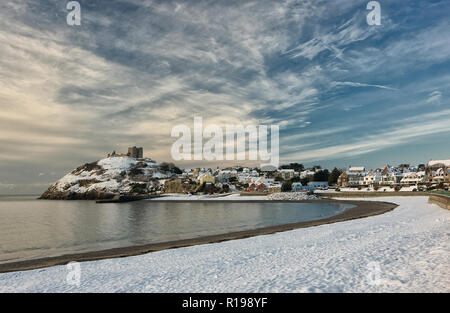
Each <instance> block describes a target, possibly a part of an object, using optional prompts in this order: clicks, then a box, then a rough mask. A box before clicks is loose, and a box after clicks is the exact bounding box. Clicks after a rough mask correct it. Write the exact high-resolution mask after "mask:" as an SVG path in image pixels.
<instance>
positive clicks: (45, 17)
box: [0, 0, 450, 194]
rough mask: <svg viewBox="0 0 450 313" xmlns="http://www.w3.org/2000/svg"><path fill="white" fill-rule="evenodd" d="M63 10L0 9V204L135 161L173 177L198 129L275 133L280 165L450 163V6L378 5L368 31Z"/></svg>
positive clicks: (303, 16) (34, 4) (333, 5)
mask: <svg viewBox="0 0 450 313" xmlns="http://www.w3.org/2000/svg"><path fill="white" fill-rule="evenodd" d="M68 2H69V1H62V0H58V1H50V0H15V1H7V0H5V1H1V3H0V109H1V110H0V147H1V149H0V194H15V193H19V194H20V193H22V194H23V193H40V192H42V191H44V190H45V189H46V188H47V187H48V186H49V184H51V183H52V182H54V181H56V180H57V179H59V178H60V177H61V176H63V175H64V174H65V173H67V172H68V171H70V170H72V169H74V168H76V167H78V166H79V165H81V164H84V163H87V162H92V161H95V160H98V159H101V158H103V157H105V156H106V154H107V153H110V152H111V151H113V150H115V151H117V152H125V151H126V149H127V147H128V146H133V145H137V146H142V147H144V156H147V157H151V158H153V159H155V160H157V161H169V162H171V161H173V160H172V159H171V154H170V148H171V145H172V144H173V142H174V141H175V140H176V138H173V137H171V130H172V128H173V127H174V126H175V125H180V124H185V125H187V126H189V127H192V126H193V120H194V117H195V116H200V117H202V118H203V123H204V125H208V124H215V125H220V126H224V125H226V124H233V125H236V124H243V125H250V124H252V125H279V126H280V159H281V163H287V162H299V163H303V164H305V165H306V166H312V165H316V164H320V165H322V166H323V167H328V168H333V167H335V166H336V167H340V168H343V167H348V166H350V165H352V166H357V165H361V166H365V167H366V168H377V167H381V166H384V165H385V164H391V165H396V164H400V163H411V164H418V163H426V162H427V161H429V160H430V159H444V158H450V141H449V138H450V137H449V135H450V101H449V100H448V99H449V93H450V30H449V29H450V20H449V18H448V12H450V2H449V1H445V0H444V1H439V0H435V1H430V0H428V1H379V3H380V6H381V25H368V23H367V20H366V17H367V14H369V13H370V10H367V8H366V6H367V3H368V2H369V1H359V0H332V1H331V0H329V1H321V0H302V1H274V0H270V1H242V0H240V1H213V0H209V1H167V0H164V1H147V0H144V1H138V0H128V1H115V0H108V1H82V0H81V1H79V3H80V7H81V25H79V26H77V25H74V26H70V25H68V23H67V21H66V17H67V14H68V13H69V12H70V10H68V9H67V8H66V5H67V3H68ZM176 163H177V164H179V165H180V167H190V166H205V167H215V166H217V165H221V164H217V162H216V163H214V162H206V161H203V162H200V163H199V162H197V163H194V162H188V161H184V162H176ZM240 163H241V164H242V163H243V162H240ZM244 163H245V162H244Z"/></svg>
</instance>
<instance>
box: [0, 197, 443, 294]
mask: <svg viewBox="0 0 450 313" xmlns="http://www.w3.org/2000/svg"><path fill="white" fill-rule="evenodd" d="M427 199H428V198H427V197H386V198H378V199H377V201H388V202H394V203H397V204H399V206H398V207H397V208H396V209H395V210H393V211H390V212H388V213H385V214H382V215H377V216H372V217H368V218H362V219H357V220H349V221H345V222H339V223H334V224H326V225H321V226H316V227H310V228H302V229H297V230H292V231H286V232H281V233H276V234H272V235H264V236H257V237H252V238H246V239H239V240H234V241H227V242H222V243H214V244H206V245H198V246H193V247H186V248H179V249H175V250H165V251H160V252H154V253H149V254H145V255H140V256H133V257H126V258H119V259H109V260H100V261H91V262H83V263H80V266H81V267H80V269H81V272H80V273H81V276H80V285H79V286H76V285H73V284H69V283H68V282H67V280H66V279H67V276H68V274H70V270H69V269H67V267H66V266H54V267H50V268H44V269H38V270H31V271H24V272H12V273H5V274H0V292H385V291H386V292H387V291H392V292H449V291H450V273H449V272H448V267H449V265H450V242H449V239H450V211H448V210H445V209H442V208H440V207H438V206H437V205H433V204H428V203H427ZM352 200H355V199H352Z"/></svg>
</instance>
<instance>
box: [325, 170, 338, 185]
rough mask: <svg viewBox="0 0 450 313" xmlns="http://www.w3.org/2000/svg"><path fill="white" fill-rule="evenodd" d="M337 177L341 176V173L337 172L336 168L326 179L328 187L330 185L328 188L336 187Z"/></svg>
mask: <svg viewBox="0 0 450 313" xmlns="http://www.w3.org/2000/svg"><path fill="white" fill-rule="evenodd" d="M339 176H341V171H340V170H338V169H337V168H334V169H333V170H332V171H331V174H330V176H329V177H328V185H330V186H332V185H336V183H337V181H338V178H339Z"/></svg>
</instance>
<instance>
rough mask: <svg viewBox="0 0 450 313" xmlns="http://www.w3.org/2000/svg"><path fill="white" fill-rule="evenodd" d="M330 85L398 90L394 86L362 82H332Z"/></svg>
mask: <svg viewBox="0 0 450 313" xmlns="http://www.w3.org/2000/svg"><path fill="white" fill-rule="evenodd" d="M331 86H332V87H339V86H350V87H374V88H381V89H389V90H398V89H396V88H392V87H388V86H383V85H373V84H364V83H357V82H332V83H331Z"/></svg>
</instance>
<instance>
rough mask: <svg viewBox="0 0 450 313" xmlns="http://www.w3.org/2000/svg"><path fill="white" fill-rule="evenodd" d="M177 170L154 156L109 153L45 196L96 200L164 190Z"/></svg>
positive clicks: (74, 172)
mask: <svg viewBox="0 0 450 313" xmlns="http://www.w3.org/2000/svg"><path fill="white" fill-rule="evenodd" d="M173 175H174V173H173V172H172V171H171V170H169V169H168V167H167V166H161V164H159V163H156V162H154V161H153V160H151V159H136V158H132V157H128V156H120V157H108V158H105V159H102V160H99V161H96V162H92V163H86V164H84V165H82V166H80V167H78V168H76V169H74V170H73V171H72V172H70V173H69V174H67V175H65V176H64V177H62V178H61V179H60V180H58V181H57V182H56V183H54V184H53V185H51V186H50V187H49V188H48V189H47V190H46V191H45V192H44V193H43V194H42V196H41V199H57V200H96V199H110V198H112V197H114V195H117V194H121V195H138V194H148V193H154V192H156V191H158V190H161V188H162V185H163V182H162V181H161V180H164V179H166V178H169V177H171V176H173Z"/></svg>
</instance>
